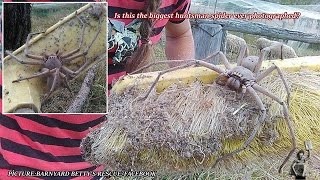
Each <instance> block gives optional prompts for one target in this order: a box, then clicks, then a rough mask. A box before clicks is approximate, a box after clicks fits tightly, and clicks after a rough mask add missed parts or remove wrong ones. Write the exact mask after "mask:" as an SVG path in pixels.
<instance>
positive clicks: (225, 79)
mask: <svg viewBox="0 0 320 180" xmlns="http://www.w3.org/2000/svg"><path fill="white" fill-rule="evenodd" d="M278 46H282V45H281V44H279V45H278ZM246 51H247V46H246V45H245V44H243V45H242V46H241V50H240V54H239V56H238V59H237V66H236V67H232V66H231V64H230V63H229V61H228V59H227V58H226V56H225V55H224V54H223V53H222V52H221V51H219V52H216V53H214V54H212V55H211V56H209V57H207V58H205V59H203V60H169V61H168V60H167V61H158V62H155V63H151V64H148V65H146V66H143V67H141V68H139V69H137V70H136V71H134V72H132V73H131V74H135V73H137V72H140V71H142V70H144V69H146V68H149V67H151V66H153V65H156V64H162V63H171V62H172V63H184V64H182V65H179V66H177V67H173V68H170V69H167V70H164V71H160V72H159V74H158V76H157V78H156V80H155V81H154V82H153V84H152V85H151V87H150V88H149V90H148V92H147V93H146V94H145V96H144V97H142V98H141V99H146V98H147V97H148V96H149V94H150V92H151V91H152V89H153V88H154V87H155V85H156V83H157V82H158V81H159V79H160V77H161V76H162V75H163V74H165V73H168V72H171V71H175V70H178V69H182V68H186V67H189V66H193V65H198V66H203V67H206V68H209V69H211V70H213V71H215V72H217V73H219V75H218V77H217V79H216V83H217V84H219V85H222V86H227V87H228V88H230V89H231V90H233V91H236V92H238V93H240V94H241V95H243V94H244V93H249V94H250V95H251V96H252V98H253V99H254V100H255V101H256V103H257V105H258V106H259V109H260V116H259V119H258V121H257V122H256V125H255V128H254V129H253V131H252V132H251V134H250V136H249V138H248V139H247V140H246V141H245V142H244V144H243V145H242V146H241V147H240V148H238V149H237V150H235V151H233V152H230V153H227V154H225V155H223V156H221V157H219V158H218V159H217V160H216V162H215V163H214V165H213V167H215V165H216V164H217V163H218V162H219V161H221V160H223V159H226V158H228V157H230V156H233V155H235V154H237V153H239V152H241V151H242V150H244V149H246V148H247V147H248V145H249V144H250V143H251V142H252V140H253V139H254V137H255V136H256V134H257V132H258V131H259V129H260V128H261V126H262V124H263V123H264V121H265V118H266V108H265V106H264V104H263V102H262V100H261V99H260V97H259V96H258V94H257V92H260V93H262V94H264V95H266V96H268V97H270V98H271V99H273V100H275V101H276V102H278V103H279V104H280V105H281V106H282V107H283V114H284V117H285V119H286V122H287V125H288V127H289V133H290V136H291V141H292V148H291V150H290V152H289V154H288V155H287V157H286V158H285V160H284V161H283V163H282V164H281V166H280V168H279V173H280V172H282V168H283V166H284V165H285V163H286V162H287V161H288V159H289V158H290V156H291V155H292V154H293V152H294V150H295V149H296V138H295V134H294V130H293V126H292V122H291V119H290V117H289V110H288V107H287V105H286V103H285V102H284V101H282V100H281V99H280V98H278V97H277V96H275V95H274V94H272V93H271V92H270V91H268V90H267V89H266V88H263V87H261V86H260V85H258V83H259V82H260V81H261V80H262V79H263V78H265V77H267V76H268V75H270V74H271V72H273V71H274V70H277V72H278V74H279V75H280V78H281V80H282V82H283V84H284V86H285V89H286V91H287V104H288V105H289V98H290V92H289V87H288V85H287V83H286V81H285V79H284V77H283V73H282V71H281V69H280V68H279V67H277V66H276V65H275V64H273V65H272V66H271V67H269V68H268V69H266V70H264V71H262V72H261V73H259V71H260V68H261V66H262V62H263V60H264V58H265V56H266V55H267V53H269V52H270V47H266V48H264V49H262V50H261V52H260V55H259V57H258V56H247V57H244V56H245V54H246ZM216 55H219V56H220V58H221V60H222V62H223V65H224V66H225V67H226V69H225V70H224V69H221V68H220V67H218V66H216V65H214V64H210V63H208V62H205V61H206V60H208V59H210V58H212V57H214V56H216Z"/></svg>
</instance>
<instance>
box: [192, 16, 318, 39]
mask: <svg viewBox="0 0 320 180" xmlns="http://www.w3.org/2000/svg"><path fill="white" fill-rule="evenodd" d="M197 21H198V23H200V24H201V25H202V24H220V25H221V26H223V29H224V30H230V31H237V32H242V33H248V34H255V35H260V36H267V37H273V38H279V39H285V40H294V41H300V42H305V43H312V44H320V36H319V35H316V34H312V33H304V32H300V31H293V30H289V29H283V28H276V27H271V26H267V25H265V24H262V23H257V22H251V21H242V20H233V19H232V20H212V19H210V20H205V19H200V20H197Z"/></svg>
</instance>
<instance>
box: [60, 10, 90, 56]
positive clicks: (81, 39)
mask: <svg viewBox="0 0 320 180" xmlns="http://www.w3.org/2000/svg"><path fill="white" fill-rule="evenodd" d="M77 18H78V20H79V21H80V23H81V26H82V32H81V38H80V44H79V47H78V48H77V49H75V50H72V51H71V52H69V53H67V54H64V55H61V56H60V57H61V58H67V57H69V56H72V55H73V54H75V53H77V52H79V51H80V48H81V47H82V43H83V36H84V30H85V28H86V27H85V25H84V22H83V21H82V20H81V19H80V17H79V16H77Z"/></svg>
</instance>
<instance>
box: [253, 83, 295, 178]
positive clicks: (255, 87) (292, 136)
mask: <svg viewBox="0 0 320 180" xmlns="http://www.w3.org/2000/svg"><path fill="white" fill-rule="evenodd" d="M252 87H253V88H254V89H255V90H257V91H259V92H261V93H262V94H264V95H266V96H268V97H270V98H271V99H273V100H275V101H277V102H278V103H279V104H280V105H281V106H282V107H283V114H284V117H285V119H286V122H287V125H288V127H289V133H290V136H291V142H292V148H291V150H290V152H289V154H288V155H287V157H286V158H285V160H284V161H283V162H282V164H281V166H280V168H279V173H281V172H282V168H283V166H284V165H285V164H286V162H287V161H288V160H289V158H290V157H291V155H292V154H293V152H294V150H295V149H296V148H297V143H296V137H295V135H294V130H293V125H292V121H291V119H290V116H289V110H288V107H287V106H286V104H285V103H284V102H283V101H282V100H281V99H280V98H278V97H277V96H275V95H274V94H272V93H271V92H269V91H268V90H267V89H265V88H263V87H261V86H259V85H258V84H254V85H253V86H252Z"/></svg>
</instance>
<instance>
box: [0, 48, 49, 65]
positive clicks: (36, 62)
mask: <svg viewBox="0 0 320 180" xmlns="http://www.w3.org/2000/svg"><path fill="white" fill-rule="evenodd" d="M6 54H9V55H10V56H11V57H12V58H13V59H14V60H16V61H18V62H19V63H21V64H30V65H43V64H44V62H43V61H33V62H32V61H24V60H21V59H19V58H18V57H17V56H15V55H13V54H12V53H10V52H9V51H6Z"/></svg>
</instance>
